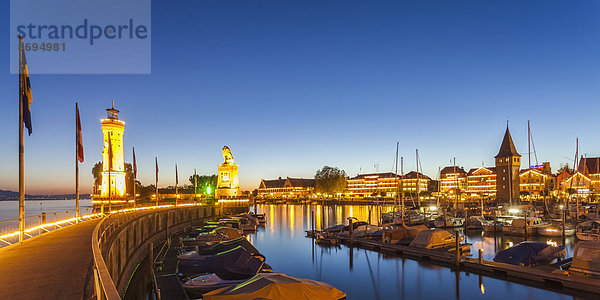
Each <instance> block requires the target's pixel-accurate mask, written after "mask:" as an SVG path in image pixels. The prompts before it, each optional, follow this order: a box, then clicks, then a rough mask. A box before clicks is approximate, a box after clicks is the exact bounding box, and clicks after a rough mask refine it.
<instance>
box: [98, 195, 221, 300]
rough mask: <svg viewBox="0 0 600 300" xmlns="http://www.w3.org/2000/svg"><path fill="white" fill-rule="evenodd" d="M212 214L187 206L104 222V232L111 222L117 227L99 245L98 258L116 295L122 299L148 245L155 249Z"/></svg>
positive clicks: (203, 208)
mask: <svg viewBox="0 0 600 300" xmlns="http://www.w3.org/2000/svg"><path fill="white" fill-rule="evenodd" d="M214 214H215V209H214V207H212V206H188V207H178V208H167V209H156V210H144V211H138V212H131V213H127V214H122V215H117V216H114V217H113V216H111V219H112V220H110V222H108V220H107V221H105V222H104V224H103V225H105V226H107V228H108V227H109V226H110V224H111V223H112V222H118V223H120V225H119V226H118V227H117V226H113V227H114V228H115V229H112V232H110V234H109V238H105V239H103V244H102V245H101V249H102V256H103V257H104V261H105V262H106V266H107V268H108V270H109V273H110V276H111V278H112V280H113V282H114V284H115V286H116V288H117V291H118V292H119V294H120V295H121V296H123V294H124V292H125V289H126V288H127V284H128V282H129V279H130V278H131V276H132V274H133V272H134V271H135V269H136V267H137V265H138V264H139V263H140V262H141V261H142V260H143V259H144V257H145V256H146V255H147V254H148V243H150V242H152V243H154V245H157V244H158V243H161V242H163V241H165V240H166V237H167V235H172V234H174V233H176V232H179V231H182V230H184V229H185V228H187V227H189V226H192V225H195V224H196V223H201V222H203V221H205V220H206V219H208V218H211V217H213V216H214ZM117 218H121V219H117Z"/></svg>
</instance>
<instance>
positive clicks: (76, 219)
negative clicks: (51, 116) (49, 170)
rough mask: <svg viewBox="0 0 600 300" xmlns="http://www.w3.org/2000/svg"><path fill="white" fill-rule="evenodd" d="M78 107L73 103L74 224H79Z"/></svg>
mask: <svg viewBox="0 0 600 300" xmlns="http://www.w3.org/2000/svg"><path fill="white" fill-rule="evenodd" d="M78 111H79V106H78V105H77V102H75V222H76V223H79V158H78V157H77V156H78V155H79V134H78V130H79V127H78V122H79V115H78V113H77V112H78Z"/></svg>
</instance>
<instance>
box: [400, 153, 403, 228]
mask: <svg viewBox="0 0 600 300" xmlns="http://www.w3.org/2000/svg"><path fill="white" fill-rule="evenodd" d="M400 174H401V175H400V178H401V179H400V184H401V185H402V186H401V187H400V193H401V194H400V201H401V202H402V206H401V211H400V216H401V218H402V225H404V157H400Z"/></svg>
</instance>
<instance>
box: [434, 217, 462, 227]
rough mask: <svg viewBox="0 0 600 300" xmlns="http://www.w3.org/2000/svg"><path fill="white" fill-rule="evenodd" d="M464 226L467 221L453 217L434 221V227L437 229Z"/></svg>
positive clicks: (439, 218)
mask: <svg viewBox="0 0 600 300" xmlns="http://www.w3.org/2000/svg"><path fill="white" fill-rule="evenodd" d="M464 224H465V219H463V218H456V217H451V216H439V217H437V218H435V220H434V221H433V226H435V227H436V228H452V227H462V226H463V225H464Z"/></svg>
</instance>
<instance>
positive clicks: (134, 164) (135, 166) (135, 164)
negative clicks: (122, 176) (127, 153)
mask: <svg viewBox="0 0 600 300" xmlns="http://www.w3.org/2000/svg"><path fill="white" fill-rule="evenodd" d="M136 178H137V163H136V162H135V147H133V179H136Z"/></svg>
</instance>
